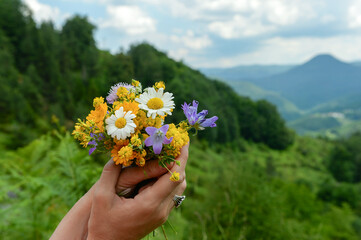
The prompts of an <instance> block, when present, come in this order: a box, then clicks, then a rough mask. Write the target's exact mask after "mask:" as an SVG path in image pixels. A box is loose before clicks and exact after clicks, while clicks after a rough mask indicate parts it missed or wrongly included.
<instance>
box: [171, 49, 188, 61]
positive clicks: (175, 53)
mask: <svg viewBox="0 0 361 240" xmlns="http://www.w3.org/2000/svg"><path fill="white" fill-rule="evenodd" d="M168 55H169V57H171V58H173V59H175V60H177V61H180V60H184V59H187V58H188V57H189V50H188V49H186V48H178V49H172V50H170V51H168Z"/></svg>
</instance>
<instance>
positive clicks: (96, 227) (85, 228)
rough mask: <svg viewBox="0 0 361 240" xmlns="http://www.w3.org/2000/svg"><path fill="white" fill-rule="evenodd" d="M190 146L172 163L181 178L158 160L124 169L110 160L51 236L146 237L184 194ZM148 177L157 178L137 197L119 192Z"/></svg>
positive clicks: (93, 238) (53, 239)
mask: <svg viewBox="0 0 361 240" xmlns="http://www.w3.org/2000/svg"><path fill="white" fill-rule="evenodd" d="M188 148H189V145H186V146H184V147H183V148H182V150H181V154H180V156H179V157H178V158H177V160H179V161H180V162H181V165H180V166H178V165H177V164H172V165H169V166H168V168H169V169H170V170H171V171H172V172H174V171H177V172H179V173H180V179H179V181H178V182H172V181H170V180H169V177H170V173H169V172H168V171H167V170H166V169H165V168H162V167H160V166H159V165H158V162H157V161H155V160H154V161H149V162H147V164H146V165H145V166H144V167H143V168H141V167H134V168H125V169H123V170H122V168H121V166H119V165H118V166H117V165H115V164H114V162H113V161H111V160H110V161H109V162H108V163H107V164H106V165H105V166H104V169H103V172H102V174H101V177H100V179H99V180H98V181H97V182H96V183H95V184H94V185H93V187H92V188H91V189H90V190H89V191H88V192H87V193H86V194H85V195H84V196H83V197H82V198H81V199H80V200H79V201H78V202H77V203H76V204H75V205H74V206H73V208H72V209H71V210H70V211H69V212H68V213H67V215H66V216H65V217H64V218H63V220H62V221H61V222H60V224H59V225H58V227H57V228H56V230H55V231H54V233H53V235H52V236H51V238H50V239H51V240H58V239H89V240H105V239H107V240H113V239H114V240H115V239H122V240H133V239H141V238H143V237H144V236H146V235H147V234H148V233H150V232H152V231H153V230H154V229H156V228H157V227H159V226H161V225H162V224H163V223H164V222H165V221H166V220H167V218H168V216H169V214H170V212H171V210H172V209H173V207H174V202H173V197H174V195H175V194H177V195H182V194H183V192H184V190H185V188H186V181H185V167H186V164H187V159H188ZM144 171H145V172H146V174H144ZM146 179H154V180H153V181H151V182H149V183H148V184H147V185H145V186H143V187H142V188H141V189H140V190H139V192H138V194H137V195H136V196H135V197H134V198H124V197H119V196H118V195H117V192H120V191H123V190H125V189H128V188H132V187H134V186H135V185H137V184H138V183H140V182H142V181H143V180H146Z"/></svg>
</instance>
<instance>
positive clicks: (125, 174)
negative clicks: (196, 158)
mask: <svg viewBox="0 0 361 240" xmlns="http://www.w3.org/2000/svg"><path fill="white" fill-rule="evenodd" d="M171 167H173V165H170V168H171ZM166 172H167V169H166V168H164V167H161V166H159V164H158V161H157V160H152V161H148V162H146V164H145V166H144V167H132V168H125V169H123V171H122V174H120V176H119V179H118V182H117V185H116V191H117V192H120V191H122V190H124V189H127V188H131V187H134V186H135V185H137V184H138V183H140V182H142V181H144V180H147V179H151V178H157V177H160V176H162V175H163V174H164V173H166Z"/></svg>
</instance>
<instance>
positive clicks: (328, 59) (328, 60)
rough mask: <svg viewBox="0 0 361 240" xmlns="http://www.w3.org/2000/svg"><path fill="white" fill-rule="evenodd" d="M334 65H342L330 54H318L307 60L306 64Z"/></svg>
mask: <svg viewBox="0 0 361 240" xmlns="http://www.w3.org/2000/svg"><path fill="white" fill-rule="evenodd" d="M335 63H341V64H342V63H343V62H341V61H340V60H338V59H337V58H335V57H334V56H332V55H331V54H319V55H317V56H315V57H313V58H312V59H311V60H309V61H308V62H307V63H306V64H322V65H323V64H335Z"/></svg>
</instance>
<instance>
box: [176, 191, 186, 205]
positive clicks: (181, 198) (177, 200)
mask: <svg viewBox="0 0 361 240" xmlns="http://www.w3.org/2000/svg"><path fill="white" fill-rule="evenodd" d="M185 198H186V196H185V195H182V196H179V195H177V194H176V195H174V197H173V202H174V206H175V208H179V207H180V205H181V204H182V202H183V200H184V199H185Z"/></svg>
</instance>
